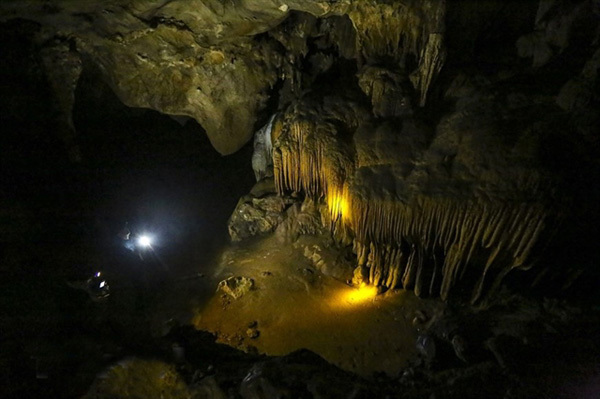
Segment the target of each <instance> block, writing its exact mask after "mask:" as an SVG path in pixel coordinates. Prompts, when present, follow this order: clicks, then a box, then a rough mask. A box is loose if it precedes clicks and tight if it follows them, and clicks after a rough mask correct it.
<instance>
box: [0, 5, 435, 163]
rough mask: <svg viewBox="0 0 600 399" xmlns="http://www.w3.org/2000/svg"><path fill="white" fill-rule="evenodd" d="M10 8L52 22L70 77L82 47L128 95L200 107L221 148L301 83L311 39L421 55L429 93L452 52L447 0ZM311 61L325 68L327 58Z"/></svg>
mask: <svg viewBox="0 0 600 399" xmlns="http://www.w3.org/2000/svg"><path fill="white" fill-rule="evenodd" d="M0 12H1V18H2V19H3V20H8V19H15V18H23V19H27V20H32V21H35V22H37V23H39V24H40V25H41V27H42V30H41V32H40V34H39V40H40V41H41V42H45V46H49V47H54V48H55V51H54V53H55V54H56V53H58V55H55V56H54V59H55V60H57V61H60V59H63V60H64V63H65V66H64V67H63V68H62V69H66V70H70V71H71V74H72V77H71V78H70V79H67V80H71V81H72V80H74V79H75V81H76V76H77V74H78V73H79V72H80V69H79V67H75V68H73V60H72V58H73V56H79V57H82V58H84V59H85V60H87V61H89V62H90V63H91V64H92V65H94V66H96V67H98V68H99V70H100V71H101V74H102V77H103V79H104V80H105V81H106V82H107V83H108V84H109V85H110V86H111V87H112V89H113V90H114V92H115V93H116V94H117V95H118V97H119V98H120V99H121V100H122V101H123V102H124V103H125V104H126V105H129V106H133V107H144V108H151V109H155V110H158V111H160V112H162V113H165V114H170V115H185V116H189V117H192V118H194V119H195V120H196V121H198V123H200V125H202V126H203V128H204V129H205V130H206V133H207V135H208V137H209V138H210V140H211V143H212V144H213V146H214V147H215V149H216V150H217V151H219V152H220V153H222V154H230V153H232V152H235V151H236V150H238V149H239V148H240V147H241V146H242V145H244V144H245V143H246V142H247V141H248V140H249V139H250V138H251V136H252V134H253V128H254V127H255V123H256V121H257V115H258V113H259V112H260V111H261V110H262V109H264V108H265V107H266V105H267V102H268V99H269V97H270V96H271V95H273V94H274V87H275V86H276V84H277V82H281V81H286V80H287V81H289V84H290V85H292V86H294V85H296V86H301V85H300V83H299V82H294V81H293V80H294V76H293V75H294V71H295V70H296V71H297V70H298V67H299V64H301V63H306V60H305V57H307V56H308V55H309V52H310V51H312V50H311V49H309V48H308V47H309V43H308V42H309V41H310V42H311V43H310V45H316V46H321V47H322V48H323V50H324V51H322V52H321V53H322V54H323V55H327V54H330V55H333V56H335V57H338V56H342V57H346V58H349V59H352V60H354V61H356V62H358V63H360V64H362V63H369V62H377V61H381V60H386V62H388V63H390V62H391V63H392V64H395V65H396V66H398V65H400V64H405V63H406V58H407V57H408V56H410V57H412V58H414V60H413V63H414V65H411V68H412V69H411V71H410V72H412V74H411V80H412V83H413V85H414V87H415V88H416V90H417V91H418V92H419V94H418V97H419V101H420V102H421V103H424V102H425V98H426V93H427V89H428V87H429V85H430V83H431V81H432V79H434V78H435V76H436V75H437V73H438V72H439V70H440V68H441V66H442V65H443V61H444V57H445V48H444V44H443V32H444V19H443V17H444V2H442V1H437V0H427V1H424V2H421V1H405V2H389V1H264V0H255V1H237V0H235V1H226V2H223V1H219V0H203V1H200V0H192V1H188V0H179V1H178V0H175V1H146V0H138V1H127V0H118V1H20V0H18V1H5V2H3V3H2V5H1V6H0ZM298 14H306V15H304V16H300V17H298ZM294 17H295V18H294ZM335 17H339V18H337V19H335ZM341 17H343V18H341ZM289 18H291V23H288V24H282V23H283V22H284V21H286V19H289ZM332 18H334V19H332ZM317 19H319V20H317ZM61 43H63V44H64V43H67V44H68V47H67V48H66V50H65V47H64V45H63V46H62V48H61V46H60V45H61ZM327 47H330V49H327ZM325 50H327V51H325ZM48 52H50V51H48ZM312 52H313V53H314V51H312ZM73 53H74V54H73ZM310 55H314V54H310ZM325 58H326V57H325ZM312 62H313V63H315V64H319V65H325V66H322V67H321V68H323V69H326V64H327V60H318V59H316V58H315V59H313V60H312ZM54 64H55V65H54V68H56V67H59V68H60V66H59V65H56V64H57V62H54ZM316 68H317V69H318V66H317V67H316ZM64 73H65V72H63V75H64ZM55 75H56V74H55ZM56 78H57V79H60V81H61V82H62V81H63V80H65V79H64V78H65V77H64V76H62V77H56ZM64 86H66V87H64V88H63V90H66V91H69V90H71V91H72V86H73V85H72V84H70V83H69V82H65V84H64ZM292 89H294V90H305V89H307V87H293V88H292ZM58 96H59V97H69V95H68V94H59V95H58ZM62 103H63V104H62V105H63V107H66V108H67V109H66V110H65V113H67V114H68V113H69V110H68V108H69V104H68V101H67V102H65V101H63V102H62Z"/></svg>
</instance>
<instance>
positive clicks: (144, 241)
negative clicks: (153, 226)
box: [138, 236, 152, 247]
mask: <svg viewBox="0 0 600 399" xmlns="http://www.w3.org/2000/svg"><path fill="white" fill-rule="evenodd" d="M138 243H139V244H140V245H141V246H142V247H149V246H150V244H152V240H150V237H148V236H141V237H140V238H139V239H138Z"/></svg>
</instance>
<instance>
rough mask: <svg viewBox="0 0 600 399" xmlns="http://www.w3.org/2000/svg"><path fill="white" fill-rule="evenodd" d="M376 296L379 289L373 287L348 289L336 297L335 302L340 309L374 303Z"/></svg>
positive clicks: (365, 286)
mask: <svg viewBox="0 0 600 399" xmlns="http://www.w3.org/2000/svg"><path fill="white" fill-rule="evenodd" d="M376 296H377V287H374V286H371V285H364V286H361V287H359V288H353V287H348V288H346V289H344V290H343V291H342V292H341V293H339V294H338V295H337V296H336V298H335V301H334V302H335V304H336V305H338V306H340V307H352V306H355V305H361V304H365V303H368V302H370V301H373V300H374V299H375V297H376Z"/></svg>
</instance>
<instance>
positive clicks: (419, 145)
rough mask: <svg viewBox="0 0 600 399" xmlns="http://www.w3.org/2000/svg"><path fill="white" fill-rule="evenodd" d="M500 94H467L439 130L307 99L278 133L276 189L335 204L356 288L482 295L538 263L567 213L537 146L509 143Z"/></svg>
mask: <svg viewBox="0 0 600 399" xmlns="http://www.w3.org/2000/svg"><path fill="white" fill-rule="evenodd" d="M498 101H499V100H498V99H496V98H493V96H489V95H486V94H484V93H482V94H481V97H478V100H477V101H473V102H471V101H470V100H469V101H464V104H460V105H459V106H460V109H459V110H456V111H455V112H454V113H451V114H450V115H448V116H447V117H445V118H444V119H443V120H442V121H441V122H440V124H439V125H438V127H437V129H436V131H435V132H432V131H431V130H430V129H427V128H426V127H425V126H421V125H420V124H419V123H418V122H417V121H415V120H414V119H412V118H410V117H407V118H405V119H404V120H402V121H401V122H397V123H396V124H394V125H391V124H389V123H387V122H385V121H384V122H382V121H377V120H373V119H369V118H363V119H357V118H356V115H361V110H360V109H356V108H357V107H356V106H355V105H354V104H353V103H352V102H348V101H347V100H342V99H340V98H325V99H323V102H322V103H321V104H319V105H314V104H313V106H312V108H311V107H310V106H308V105H307V104H306V103H305V102H299V103H297V104H294V105H292V106H290V108H289V109H288V110H287V111H286V116H285V123H284V125H283V127H282V129H281V131H280V132H278V133H277V138H276V139H275V140H274V167H275V182H276V186H277V189H278V191H279V192H280V193H282V194H283V193H289V192H304V193H306V195H307V196H308V197H311V198H320V199H322V200H323V201H324V202H325V203H326V204H328V209H329V217H330V220H331V229H332V231H333V232H334V233H336V234H337V235H338V237H339V238H340V240H341V241H346V242H352V243H353V246H354V252H355V253H356V256H357V269H356V271H355V279H354V280H355V282H356V283H361V282H367V283H370V284H375V285H378V286H384V287H388V288H400V287H402V288H407V289H413V290H414V291H415V292H416V293H417V295H435V296H438V295H439V296H441V297H442V298H448V296H449V295H450V293H451V291H456V292H458V293H460V294H461V295H462V296H468V297H469V298H471V300H472V301H474V302H475V301H477V300H479V299H481V297H482V295H484V294H487V293H490V292H493V291H494V290H495V289H496V288H497V287H498V285H499V284H500V282H501V281H502V279H503V277H504V276H505V275H506V274H508V273H509V272H510V271H511V270H514V269H528V268H529V267H531V265H532V264H533V263H534V261H535V259H536V256H537V255H539V254H540V249H541V248H543V246H544V245H545V244H546V243H547V242H548V240H549V239H550V237H551V236H552V234H553V232H554V231H555V228H556V226H557V224H558V222H559V220H560V218H561V216H560V212H559V211H557V208H556V207H555V206H556V202H552V201H554V200H553V199H552V200H551V198H552V193H551V192H552V189H551V187H552V184H551V182H550V181H551V180H552V179H551V178H550V176H548V175H547V174H544V173H543V172H541V171H540V169H537V168H536V167H533V165H534V163H535V162H536V161H537V159H536V155H535V154H536V151H538V147H537V145H539V142H537V143H538V144H536V140H535V138H532V137H529V138H523V137H520V136H519V135H518V134H515V135H514V136H513V138H512V139H511V140H505V138H503V136H502V135H503V134H504V133H503V132H502V129H503V128H504V127H505V126H504V123H505V122H502V121H499V120H498V118H497V116H496V115H495V114H494V112H496V111H497V110H496V109H495V108H496V107H498V106H499V105H498V103H497V102H498ZM353 107H354V109H353ZM349 109H353V111H352V112H349V113H347V114H345V113H343V112H339V110H349ZM336 111H338V112H336ZM475 111H477V116H473V115H475ZM363 112H364V111H363ZM519 123H523V122H521V121H519ZM529 123H532V121H527V122H524V124H523V125H522V126H519V129H522V130H526V129H527V126H528V124H529ZM528 134H529V133H528ZM503 140H504V142H503Z"/></svg>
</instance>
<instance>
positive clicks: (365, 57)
mask: <svg viewBox="0 0 600 399" xmlns="http://www.w3.org/2000/svg"><path fill="white" fill-rule="evenodd" d="M599 14H600V12H599V10H598V6H597V4H595V3H594V2H592V1H587V0H581V1H576V2H567V1H541V2H539V4H538V2H537V1H524V2H519V3H518V4H516V3H515V4H512V3H511V4H509V5H506V6H503V5H502V4H500V3H499V2H494V1H486V2H478V3H471V2H450V1H448V2H446V1H443V0H426V1H417V0H398V1H386V0H364V1H363V0H345V1H334V0H315V1H295V0H290V1H280V0H269V1H267V0H249V1H241V0H234V1H229V2H222V1H218V0H205V1H199V0H193V1H184V0H173V1H141V0H115V1H111V2H108V3H106V2H73V1H67V0H54V1H35V0H30V1H20V0H19V1H17V0H9V1H4V2H3V3H2V5H0V19H1V20H2V21H9V20H11V21H14V20H17V19H19V18H20V19H25V20H29V21H35V22H36V23H37V24H39V31H38V32H37V41H38V42H39V43H40V45H39V46H40V49H41V53H42V56H43V57H42V58H43V60H44V65H45V67H46V75H47V78H48V80H49V82H50V86H51V87H52V89H53V92H54V95H55V97H56V100H57V103H58V105H59V106H58V108H59V109H60V112H61V118H62V120H64V129H62V132H61V133H59V135H60V136H61V139H62V140H63V141H64V142H65V144H66V146H67V147H68V148H69V149H70V150H71V153H72V157H73V158H74V159H76V158H77V151H76V146H75V144H74V143H75V140H74V137H75V133H74V132H75V126H74V125H73V122H72V118H71V116H70V113H71V111H72V108H73V102H74V91H75V88H76V85H77V79H78V77H79V74H80V73H81V68H82V65H84V66H85V65H92V66H93V67H94V68H96V69H97V70H98V71H99V72H100V75H101V77H102V79H103V80H104V81H105V82H106V83H108V84H109V86H110V87H111V88H112V90H114V92H115V93H116V94H117V96H118V97H119V98H120V99H121V101H122V102H123V103H125V104H126V105H129V106H132V107H144V108H151V109H155V110H158V111H160V112H162V113H165V114H169V115H172V116H174V117H180V116H186V117H191V118H193V119H195V120H196V121H197V122H198V123H199V124H200V125H201V126H202V127H203V129H204V130H205V131H206V134H207V135H208V137H209V139H210V141H211V143H212V145H213V146H214V148H215V149H216V150H217V151H218V152H220V153H221V154H223V155H226V154H231V153H233V152H235V151H237V150H239V149H240V148H241V147H242V146H244V144H245V143H247V142H248V141H249V140H250V139H251V138H252V135H253V132H254V131H256V130H257V128H258V127H260V126H264V127H263V128H262V129H261V130H259V133H258V134H257V138H256V140H255V147H257V150H256V152H255V156H254V157H253V160H252V164H253V167H254V170H255V173H256V178H257V180H261V179H263V178H265V177H268V176H269V175H270V165H269V164H270V162H271V154H272V163H273V175H274V176H273V179H274V185H275V188H276V192H277V194H279V195H280V196H285V195H289V197H282V198H279V197H277V196H275V195H273V194H272V193H271V194H269V195H266V196H260V195H259V196H256V195H251V196H249V197H247V198H244V199H243V200H242V201H240V203H239V205H238V208H237V209H236V211H235V213H234V215H233V216H232V218H231V220H230V234H231V236H232V238H233V239H234V240H239V239H243V238H245V237H248V236H251V235H254V234H258V233H267V232H272V231H275V230H276V229H278V226H280V225H282V223H283V222H284V219H285V220H287V222H286V223H287V224H286V225H285V226H287V227H285V226H284V227H281V230H286V229H288V230H289V229H291V230H293V231H294V233H293V234H291V236H296V233H295V232H297V231H316V230H317V229H316V228H314V226H312V225H311V227H310V228H308V227H306V226H304V227H298V226H299V223H294V221H293V220H292V219H294V218H296V217H298V215H300V214H301V213H302V212H296V211H293V210H290V209H292V207H293V206H295V208H293V209H296V208H298V209H300V208H299V207H300V205H299V204H296V205H292V204H293V203H294V202H297V203H299V202H300V201H301V200H302V199H303V198H306V199H307V200H310V201H312V203H317V204H319V203H322V204H324V205H325V206H326V209H327V211H324V212H323V215H322V216H323V219H324V220H325V227H326V228H327V229H329V230H330V231H331V232H332V233H333V235H334V236H335V237H336V239H337V240H338V241H339V242H340V243H341V244H342V245H352V247H353V249H354V253H355V255H356V271H355V277H354V282H355V283H361V282H367V283H370V284H375V285H378V286H383V287H386V288H400V287H402V288H408V289H413V290H414V291H415V292H416V293H417V295H435V296H437V295H440V296H441V297H442V298H448V297H449V295H451V293H454V292H456V293H458V294H459V295H461V296H465V297H468V298H470V299H471V300H472V301H477V300H479V299H481V298H482V297H483V296H485V295H486V294H487V293H489V292H493V291H494V289H496V288H497V287H498V286H499V285H500V283H501V282H502V281H503V278H504V277H505V276H506V275H508V274H509V273H514V271H515V270H527V269H529V268H531V267H532V266H533V265H534V264H535V262H536V260H537V259H539V256H540V255H542V254H543V249H544V248H545V247H546V246H547V245H549V243H551V239H552V237H553V236H555V234H556V232H557V229H559V228H560V226H561V222H562V221H564V220H565V219H569V216H568V210H569V205H570V204H572V202H571V201H572V200H573V199H574V198H575V197H577V195H581V194H577V193H576V192H575V191H573V190H572V187H573V185H569V184H570V183H572V182H573V181H574V180H573V179H572V178H573V176H574V174H573V173H570V172H568V171H566V170H565V169H564V168H562V169H561V168H560V166H557V165H558V164H559V163H560V161H561V160H565V159H569V158H570V157H582V158H584V159H587V160H588V161H590V162H591V163H592V164H593V165H596V164H595V163H594V161H591V160H592V159H594V156H595V155H590V154H596V152H595V151H597V150H598V148H597V143H598V140H597V129H595V128H594V127H593V126H594V121H597V120H598V112H597V109H598V107H597V104H598V87H597V86H598V85H597V81H598V79H597V69H598V45H599V42H598V37H599V36H598V35H599V30H598V24H597V22H598V18H599ZM471 21H473V22H472V23H471ZM482 21H485V22H482ZM499 26H500V27H502V31H501V32H500V33H497V32H496V31H497V29H496V28H497V27H499ZM519 57H524V58H531V59H532V66H533V68H534V69H533V72H532V70H530V69H527V67H524V66H523V62H522V60H520V59H519ZM490 59H492V61H490ZM82 60H83V61H82ZM563 62H564V63H565V65H564V66H560V64H561V63H563ZM538 76H539V77H540V79H542V80H543V79H545V78H546V77H548V76H551V77H552V78H551V80H549V81H548V83H547V84H540V83H536V82H532V80H535V79H534V78H535V77H538ZM552 79H554V80H552ZM528 80H529V81H528ZM526 81H527V82H526ZM274 114H277V115H278V116H277V117H276V118H275V120H274V119H273V118H271V119H270V120H269V116H270V115H274ZM265 123H266V125H265ZM596 127H597V126H596ZM581 139H583V140H585V142H586V143H590V144H592V145H591V146H590V148H587V149H582V148H581V147H580V144H579V143H580V142H581ZM271 143H272V144H271ZM271 145H272V149H271ZM563 148H564V149H570V150H573V151H572V152H568V151H562V150H563ZM594 167H597V165H596V166H593V167H591V169H593V168H594ZM575 180H577V179H575ZM317 208H318V206H317ZM294 212H296V213H294ZM286 218H287V219H286ZM308 218H309V219H311V220H312V219H313V218H312V216H310V217H308ZM311 223H312V222H311ZM300 224H301V223H300ZM290 226H296V227H294V228H291V227H290ZM305 227H306V228H305ZM282 234H284V233H282ZM286 234H287V233H286ZM538 271H539V270H538ZM559 274H560V273H559Z"/></svg>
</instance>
